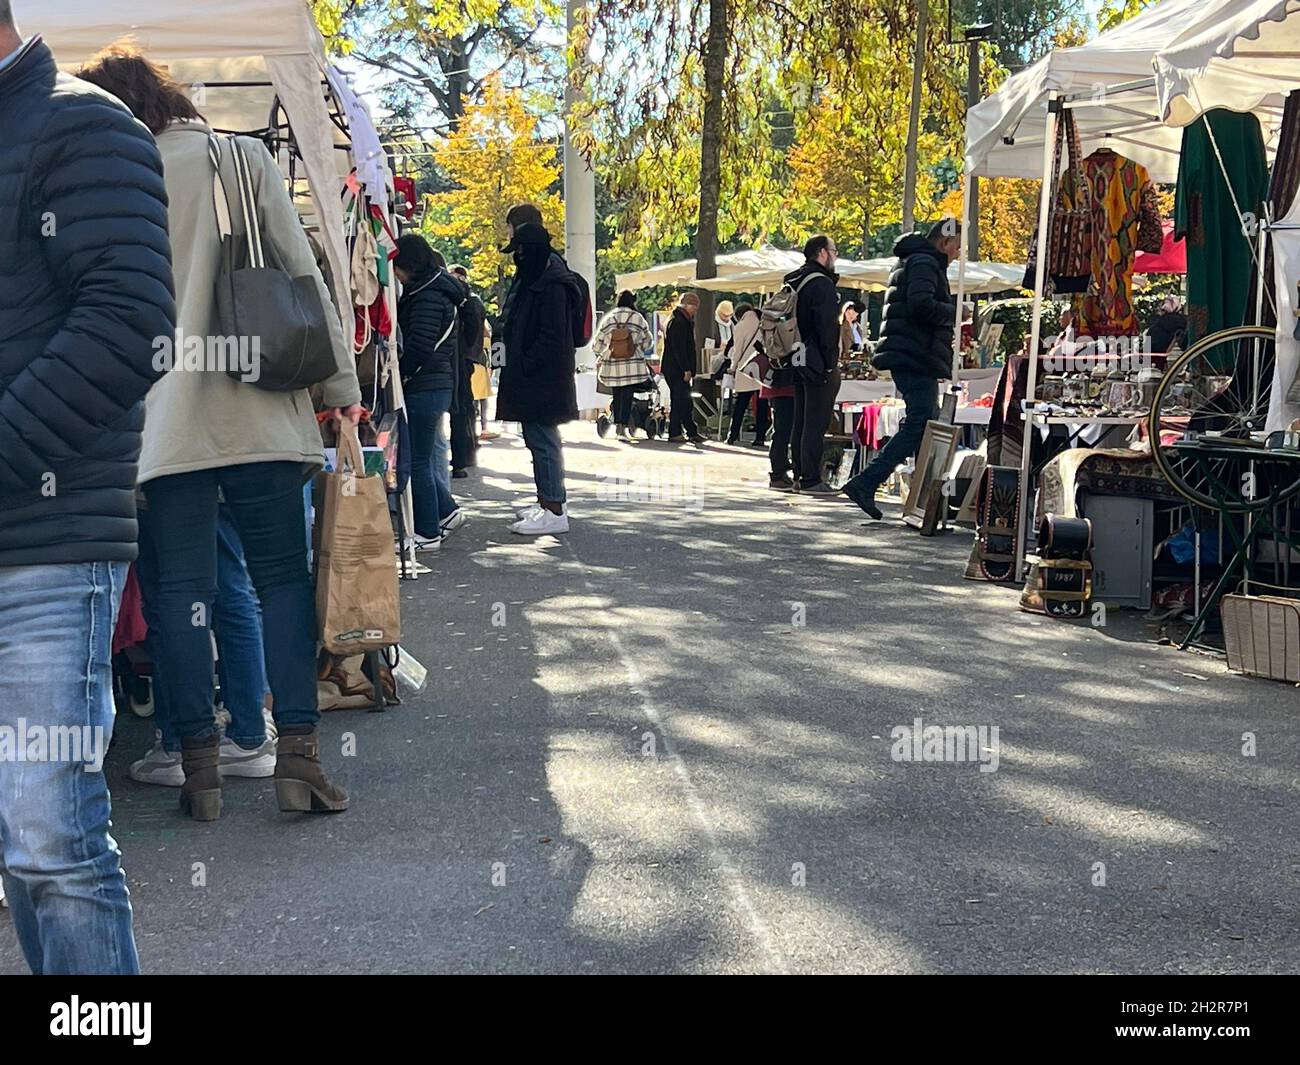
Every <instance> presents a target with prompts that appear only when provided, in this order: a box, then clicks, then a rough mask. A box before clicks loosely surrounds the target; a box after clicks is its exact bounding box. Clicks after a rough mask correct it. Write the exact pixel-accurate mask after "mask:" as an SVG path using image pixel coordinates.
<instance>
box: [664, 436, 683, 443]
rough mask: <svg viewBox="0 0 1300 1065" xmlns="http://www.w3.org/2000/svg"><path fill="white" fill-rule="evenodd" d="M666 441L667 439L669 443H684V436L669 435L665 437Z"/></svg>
mask: <svg viewBox="0 0 1300 1065" xmlns="http://www.w3.org/2000/svg"><path fill="white" fill-rule="evenodd" d="M667 441H668V443H670V444H684V443H686V437H684V436H670V437H668V438H667Z"/></svg>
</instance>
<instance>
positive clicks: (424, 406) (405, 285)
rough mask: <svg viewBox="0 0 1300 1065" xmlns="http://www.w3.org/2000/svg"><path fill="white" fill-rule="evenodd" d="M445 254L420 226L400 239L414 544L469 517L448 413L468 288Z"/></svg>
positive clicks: (433, 541)
mask: <svg viewBox="0 0 1300 1065" xmlns="http://www.w3.org/2000/svg"><path fill="white" fill-rule="evenodd" d="M445 265H446V264H445V262H444V260H443V258H442V255H441V254H440V253H439V252H437V251H435V250H434V249H433V248H431V247H429V244H428V242H427V241H426V240H425V239H424V238H423V237H422V236H420V235H419V234H418V233H407V234H405V235H403V236H402V237H401V238H399V239H398V241H397V258H396V259H394V260H393V267H394V269H395V270H396V272H397V278H398V280H399V281H401V282H402V298H401V299H400V300H399V301H398V303H397V325H398V328H399V329H400V330H401V334H402V354H401V359H400V363H399V365H400V368H401V373H402V390H403V392H404V393H405V395H406V417H407V422H408V424H409V426H410V429H411V494H412V503H413V504H414V511H415V547H416V549H417V550H420V551H429V550H436V549H437V548H438V547H439V546H440V545H441V543H442V538H443V537H444V536H445V535H446V534H448V533H450V532H453V531H454V530H456V529H458V528H460V526H462V525H463V524H465V515H464V513H463V512H462V511H461V509H460V506H459V505H458V504H457V502H456V499H455V497H454V496H453V495H452V492H451V463H450V457H451V449H450V446H449V442H448V437H447V430H446V428H445V424H444V421H445V419H446V417H447V415H448V414H449V413H450V412H451V410H452V408H453V407H454V406H455V402H456V387H457V384H458V381H459V377H460V347H459V343H460V341H459V336H458V334H459V330H460V307H461V304H462V303H463V302H464V301H465V298H466V297H467V296H468V295H469V288H468V287H467V286H466V285H465V284H464V283H463V282H462V281H461V280H460V279H459V278H458V277H455V276H454V275H453V274H451V273H449V272H448V271H447V270H446V268H445Z"/></svg>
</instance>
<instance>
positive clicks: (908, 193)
mask: <svg viewBox="0 0 1300 1065" xmlns="http://www.w3.org/2000/svg"><path fill="white" fill-rule="evenodd" d="M929 15H930V0H916V51H915V52H914V53H913V56H912V107H911V110H910V111H909V112H908V116H907V147H906V148H905V149H904V155H903V160H904V164H903V232H904V233H910V232H911V231H912V229H913V227H914V226H915V224H916V219H915V218H914V217H913V214H912V212H913V210H914V209H915V207H916V151H917V147H916V142H917V138H918V136H919V134H920V128H921V82H922V74H923V73H924V72H925V28H926V22H927V21H929Z"/></svg>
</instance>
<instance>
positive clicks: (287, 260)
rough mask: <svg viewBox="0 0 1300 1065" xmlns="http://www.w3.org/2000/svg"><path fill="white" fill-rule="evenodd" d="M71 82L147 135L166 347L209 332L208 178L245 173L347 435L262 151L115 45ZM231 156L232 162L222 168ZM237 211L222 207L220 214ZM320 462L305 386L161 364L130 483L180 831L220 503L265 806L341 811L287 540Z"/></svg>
mask: <svg viewBox="0 0 1300 1065" xmlns="http://www.w3.org/2000/svg"><path fill="white" fill-rule="evenodd" d="M81 76H82V77H83V78H85V79H86V80H88V81H92V82H94V83H95V84H96V85H99V86H100V87H101V88H103V89H105V90H107V91H108V92H111V93H112V94H113V95H114V96H116V97H117V98H118V99H120V100H121V101H122V102H123V103H125V104H126V105H127V106H128V107H129V108H130V109H131V111H132V112H133V113H134V114H135V115H136V117H137V118H139V119H140V120H141V121H142V122H143V123H144V124H145V125H146V126H147V127H149V129H150V130H151V131H152V132H153V134H154V136H155V137H156V138H157V142H158V149H159V151H160V153H161V155H162V161H163V168H164V174H165V175H166V187H167V200H168V208H167V222H168V227H169V229H170V232H171V245H172V261H173V265H174V268H175V275H176V307H177V330H178V335H179V334H183V335H184V336H185V337H187V338H195V337H213V336H215V335H216V334H217V333H219V332H220V325H219V318H218V312H217V307H216V305H215V304H216V281H217V278H218V276H219V273H220V270H221V264H222V261H223V257H224V251H223V246H222V238H221V231H220V229H219V225H218V214H217V210H216V207H215V205H214V175H220V176H221V182H222V185H223V186H224V187H225V188H226V189H227V190H233V189H237V188H238V187H239V184H240V176H239V172H240V170H241V169H242V166H243V165H246V166H247V168H248V170H247V173H248V177H249V178H250V180H251V185H252V193H253V197H252V200H253V202H252V207H253V209H254V210H255V211H256V221H257V225H258V227H259V228H260V231H261V239H262V243H263V245H264V247H265V249H266V251H267V258H268V260H269V261H272V262H275V263H278V264H279V265H280V267H281V268H282V269H283V270H284V271H285V272H286V273H287V274H288V275H289V276H290V277H293V278H299V279H309V282H310V284H311V285H312V287H313V289H314V291H315V294H316V298H317V299H319V300H320V304H321V306H322V307H323V308H325V310H326V313H325V315H324V318H325V322H326V325H327V327H328V332H329V348H330V350H331V351H332V353H333V373H332V374H331V375H330V376H329V377H327V378H326V379H325V380H324V381H323V382H322V383H321V384H320V385H319V386H318V387H319V388H320V391H321V394H322V399H323V402H324V406H325V407H326V408H327V409H328V410H329V411H330V414H331V415H332V417H333V419H334V420H335V421H340V420H347V421H348V422H351V423H352V424H354V425H355V424H356V423H357V421H358V420H359V419H360V417H361V414H362V410H361V406H360V402H361V388H360V385H359V384H358V383H357V374H356V365H355V363H354V361H353V358H352V349H351V344H350V343H348V341H347V340H345V338H344V336H343V327H342V322H341V321H340V319H339V316H338V314H337V313H334V304H333V301H332V299H331V298H330V293H329V290H328V289H327V288H326V287H325V281H324V279H323V278H322V277H321V273H320V270H319V268H318V267H317V265H316V258H315V256H314V255H313V253H312V249H311V244H310V243H309V242H308V240H307V235H306V233H304V232H303V228H302V225H301V223H300V222H299V220H298V213H297V211H296V210H295V209H294V205H293V201H292V200H291V199H290V198H289V193H288V190H287V189H286V188H285V184H284V176H283V175H282V174H281V172H280V169H279V167H278V166H277V165H276V162H275V160H274V159H272V158H271V153H270V152H268V151H267V149H266V146H265V145H264V144H263V143H262V142H261V141H259V140H256V139H254V138H252V137H224V136H223V137H216V138H214V137H213V133H212V128H211V127H210V126H209V125H208V124H207V122H205V121H204V119H203V117H202V116H201V115H200V114H199V112H198V110H197V109H196V108H195V106H194V103H193V101H192V100H191V99H190V94H189V92H188V90H187V89H186V88H184V87H182V86H181V85H179V84H177V83H176V82H175V81H174V80H173V79H172V78H171V77H170V76H169V75H168V74H167V73H166V72H165V71H164V70H163V69H162V68H161V67H158V66H157V65H155V64H154V63H151V62H150V61H149V60H148V59H146V58H145V57H144V56H142V55H140V54H139V53H138V52H136V51H134V50H133V49H131V48H127V47H118V46H115V47H112V48H110V49H108V50H107V51H106V52H104V53H102V54H101V55H99V56H97V57H96V58H95V59H94V60H93V61H92V62H91V63H90V65H89V66H88V67H86V68H85V69H84V70H82V71H81ZM212 152H215V153H217V156H218V159H219V160H220V163H219V164H214V160H213V157H212V154H210V153H212ZM236 152H238V153H239V154H240V155H241V156H242V159H243V164H238V163H237V162H236V159H235V153H236ZM123 184H124V185H125V184H127V183H125V182H124V183H123ZM119 194H120V193H119ZM238 204H239V200H238V199H236V200H235V205H236V209H237V208H238ZM227 339H230V338H227ZM236 339H238V338H236ZM244 339H247V338H244ZM324 461H325V460H324V453H323V449H322V447H321V437H320V430H319V427H318V425H317V422H316V415H315V412H314V410H313V406H312V400H311V395H310V394H309V393H308V391H307V390H306V389H300V390H297V391H273V390H271V389H266V388H260V387H258V386H257V385H256V384H255V383H254V382H252V381H250V380H237V379H236V378H234V377H231V376H230V375H228V374H227V373H226V372H225V370H224V369H218V368H216V367H212V368H204V369H199V370H192V369H190V368H188V367H187V368H185V369H184V370H182V369H181V368H180V364H179V362H177V363H176V364H175V365H173V366H172V368H171V369H170V372H168V373H166V374H165V375H164V376H163V378H162V379H161V380H160V381H159V382H158V384H157V385H155V386H154V388H153V390H152V391H151V392H150V393H149V399H148V403H147V407H146V418H145V425H144V443H143V448H142V450H141V453H140V469H139V481H140V484H141V486H142V489H143V492H144V496H145V501H146V505H147V506H148V509H149V522H150V526H151V530H152V534H153V536H154V537H155V538H156V544H155V549H156V552H157V563H158V567H159V572H160V573H161V575H162V578H161V581H160V588H159V592H158V596H157V601H156V603H155V604H154V605H153V616H154V617H156V618H157V620H158V631H157V633H151V639H152V638H154V637H155V636H156V640H155V641H154V647H155V649H156V651H157V653H158V654H159V655H160V657H161V658H162V659H163V660H164V661H165V662H166V663H167V664H168V668H167V669H166V670H165V671H164V672H163V673H162V675H161V677H160V680H161V687H162V694H163V697H164V698H165V699H166V701H167V704H168V707H169V713H170V715H171V720H172V727H173V728H174V730H175V735H176V736H177V737H178V738H179V739H180V744H181V759H182V766H183V769H184V773H185V783H184V784H183V785H182V786H181V792H180V807H181V810H182V811H183V812H185V813H187V814H189V816H191V817H193V818H195V819H196V820H213V819H215V818H217V817H218V816H219V815H220V812H221V806H222V781H221V772H220V766H219V742H220V733H219V730H218V727H217V722H216V719H215V715H214V709H213V684H212V616H213V602H214V598H215V595H216V573H217V567H218V562H217V552H218V548H217V541H218V526H219V520H218V505H219V502H220V501H221V500H222V499H224V501H225V503H226V504H227V505H228V506H229V508H230V514H231V517H232V518H233V519H234V524H235V527H236V528H237V530H238V532H239V539H240V541H241V542H242V544H243V547H244V554H245V560H246V562H247V565H248V573H249V576H250V577H251V578H252V581H253V586H254V588H255V589H256V592H257V598H258V601H259V602H260V603H261V606H262V618H263V639H264V641H265V644H266V646H265V656H266V668H267V679H268V682H269V684H270V688H271V692H272V695H273V698H274V716H275V724H276V728H277V730H278V732H279V739H278V741H277V750H276V762H275V774H274V775H275V789H276V795H277V798H278V800H279V804H280V809H281V810H285V811H302V812H308V811H310V812H315V813H321V812H332V811H340V810H346V809H347V807H348V803H349V798H348V794H347V792H346V791H345V790H344V789H343V788H341V787H340V786H339V785H338V784H336V783H334V782H333V781H332V780H330V779H329V777H328V776H327V775H326V773H325V770H324V768H323V766H322V765H321V760H320V736H319V731H318V724H319V721H320V712H319V710H318V708H317V704H316V634H317V631H318V630H317V624H316V603H315V596H314V592H313V588H312V579H311V570H310V568H309V566H308V562H307V541H306V537H305V536H304V535H303V496H302V487H303V483H304V481H305V480H306V479H307V478H310V477H311V476H312V475H313V474H315V473H316V472H317V471H318V470H320V469H321V468H322V467H323V465H324Z"/></svg>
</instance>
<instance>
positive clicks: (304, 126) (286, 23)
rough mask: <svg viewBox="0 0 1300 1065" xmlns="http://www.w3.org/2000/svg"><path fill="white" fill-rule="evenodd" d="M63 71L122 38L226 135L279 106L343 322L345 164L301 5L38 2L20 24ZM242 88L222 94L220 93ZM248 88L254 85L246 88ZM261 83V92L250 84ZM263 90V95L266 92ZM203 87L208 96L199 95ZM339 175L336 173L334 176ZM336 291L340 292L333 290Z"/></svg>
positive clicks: (231, 0)
mask: <svg viewBox="0 0 1300 1065" xmlns="http://www.w3.org/2000/svg"><path fill="white" fill-rule="evenodd" d="M21 25H22V29H23V30H24V32H27V33H39V34H40V35H41V36H42V37H43V38H44V39H45V43H46V44H48V45H49V46H50V48H51V49H52V50H53V52H54V55H55V57H56V58H57V59H58V61H59V63H60V64H61V65H62V66H63V67H65V68H75V67H77V66H80V65H81V64H82V63H84V62H85V61H86V60H88V59H89V58H90V57H91V56H92V55H94V54H95V53H96V52H98V51H99V50H100V49H102V48H104V47H105V46H107V45H109V44H111V43H112V42H113V41H115V40H118V39H119V38H121V37H123V36H130V37H132V38H133V40H134V43H135V44H136V45H137V46H138V47H139V48H140V49H141V51H142V52H144V54H145V55H147V56H148V57H149V58H150V59H152V60H154V61H155V62H157V63H161V64H163V65H164V66H166V67H168V68H169V70H170V72H171V73H172V75H173V76H174V77H176V78H178V79H180V80H182V81H184V82H188V83H190V84H192V85H195V86H196V96H197V101H196V102H198V103H199V110H200V111H203V112H204V114H206V115H207V116H208V117H209V119H210V120H211V121H212V122H213V124H214V125H215V126H217V127H219V128H221V129H228V130H260V129H264V128H265V127H266V125H267V120H268V117H269V115H270V112H271V102H272V100H273V98H276V97H278V98H279V101H280V104H281V106H282V107H283V108H284V112H285V115H286V116H287V117H288V120H289V124H290V125H291V126H292V128H293V132H294V136H295V139H296V141H297V144H298V149H299V151H300V153H301V155H302V162H303V169H304V170H305V172H306V175H307V182H308V185H309V187H310V190H311V200H312V206H313V209H314V213H315V216H316V219H317V222H318V225H317V228H318V230H319V237H320V240H321V243H322V246H323V248H324V251H325V255H326V258H327V260H328V262H329V266H330V271H331V273H332V275H333V280H334V283H335V295H336V296H338V297H344V298H340V299H339V303H340V307H341V308H342V309H343V311H344V312H345V314H346V317H347V318H348V319H349V320H348V322H347V323H346V328H345V330H344V333H345V335H346V334H347V333H348V332H349V331H350V329H351V321H350V319H351V300H350V299H349V298H346V284H347V278H348V263H347V250H346V245H345V242H344V239H343V211H342V206H341V204H340V200H339V179H340V175H341V174H342V173H346V171H347V166H348V165H349V164H348V162H347V154H346V153H345V152H341V151H337V150H336V149H335V144H336V143H341V142H344V139H343V138H342V136H341V134H340V132H339V130H338V129H337V127H336V126H335V125H334V124H333V123H332V122H331V121H330V116H329V111H328V109H327V107H326V103H325V95H324V88H323V84H322V83H323V81H324V79H325V71H326V62H325V48H324V44H323V42H322V41H321V36H320V33H319V31H318V30H317V29H316V25H315V23H314V22H313V21H312V17H311V11H310V9H309V8H308V6H307V4H305V3H303V2H302V0H185V2H184V3H178V2H176V0H170V2H169V0H113V2H112V3H106V2H104V0H45V3H43V4H40V5H38V6H35V7H33V8H32V9H31V10H30V11H29V12H27V13H26V14H25V17H24V18H23V20H22V23H21ZM228 82H239V83H243V84H241V85H238V86H235V87H229V88H227V87H224V86H223V85H222V83H228ZM249 83H252V84H249ZM258 83H261V84H258ZM267 83H269V85H268V84H267ZM208 86H211V88H207V87H208ZM340 167H342V170H340ZM340 286H342V288H340Z"/></svg>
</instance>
